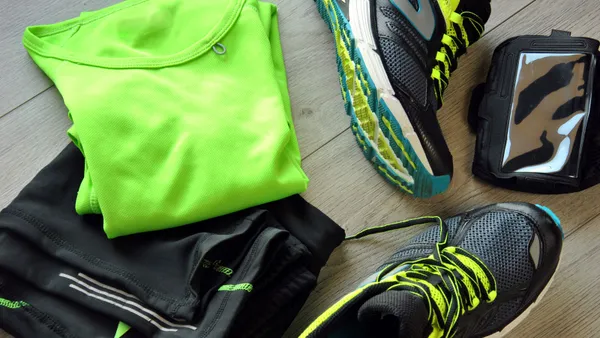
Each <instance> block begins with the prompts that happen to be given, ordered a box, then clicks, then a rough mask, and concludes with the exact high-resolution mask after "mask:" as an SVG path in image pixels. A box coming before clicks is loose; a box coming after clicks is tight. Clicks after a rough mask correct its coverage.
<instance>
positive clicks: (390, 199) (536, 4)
mask: <svg viewBox="0 0 600 338" xmlns="http://www.w3.org/2000/svg"><path fill="white" fill-rule="evenodd" d="M114 2H116V1H115V0H84V1H81V0H45V1H42V0H21V1H6V2H5V3H3V5H2V9H1V10H0V208H3V207H5V206H6V205H7V204H8V203H9V202H10V201H11V200H12V199H13V198H14V197H15V196H16V194H17V193H18V192H19V191H20V189H22V188H23V186H25V184H26V183H27V182H28V181H29V180H30V179H31V178H33V176H34V175H35V174H36V172H37V171H39V170H40V169H41V168H42V167H43V166H44V165H46V164H47V163H48V162H49V161H50V160H51V159H52V158H53V157H54V156H56V155H57V154H58V152H59V151H60V150H61V149H62V148H63V147H64V146H65V145H66V144H67V142H68V139H67V137H66V134H65V132H66V130H67V128H68V127H69V120H68V118H67V110H66V108H65V106H64V105H63V103H62V99H61V97H60V95H59V93H58V92H57V91H56V89H55V88H54V87H53V86H52V83H51V82H50V81H49V80H48V79H47V78H46V77H45V76H44V75H43V74H42V73H41V72H40V71H39V70H38V68H37V67H36V65H35V64H34V63H33V62H32V61H31V59H30V58H29V57H28V55H27V54H26V52H25V50H24V49H23V47H22V45H21V36H22V32H23V30H24V29H25V27H26V26H28V25H33V24H47V23H53V22H57V21H62V20H65V19H68V18H71V17H75V16H77V15H78V14H79V12H82V11H89V10H94V9H99V8H102V7H105V6H108V5H110V4H112V3H114ZM276 2H277V3H279V5H280V10H279V13H280V26H281V35H282V39H283V46H284V52H285V59H286V64H287V68H288V74H289V87H290V92H291V96H292V103H293V112H294V118H295V124H296V129H297V132H298V137H299V139H300V145H301V149H302V154H303V157H304V168H305V170H306V172H307V173H308V175H309V177H310V178H311V184H310V188H309V190H308V191H307V192H306V193H305V194H304V196H305V198H306V199H307V200H308V201H310V202H311V203H312V204H314V205H315V206H317V207H318V208H320V209H321V210H322V211H324V212H325V213H327V214H328V215H329V216H330V217H332V218H333V219H334V220H335V221H337V222H338V223H339V224H340V225H341V226H343V227H344V228H345V229H346V231H347V232H348V233H354V232H356V231H357V230H359V229H361V228H363V227H365V226H369V225H378V224H383V223H386V222H391V221H395V220H401V219H405V218H408V217H413V216H419V215H422V214H439V215H441V216H444V217H445V216H450V215H453V214H455V213H459V212H461V211H464V210H465V209H468V208H471V207H475V206H481V205H484V204H489V203H493V202H501V201H528V202H535V203H542V204H544V205H547V206H548V207H550V208H552V209H553V210H555V211H556V213H557V214H558V215H559V216H560V217H561V218H562V220H563V223H564V227H565V230H566V235H567V237H566V244H565V248H564V256H563V260H562V264H561V268H560V271H559V272H558V276H557V278H556V281H555V283H554V285H553V287H552V289H551V290H550V292H549V293H548V294H547V296H546V297H545V299H544V300H543V301H542V303H541V305H540V306H539V307H538V308H537V309H536V310H535V311H534V312H533V313H532V315H531V316H530V317H529V318H528V319H527V320H526V321H525V322H524V323H523V324H521V325H520V326H519V327H518V328H517V329H516V331H513V332H512V333H511V334H510V335H509V336H510V337H544V338H552V337H569V338H578V337H598V336H600V320H598V318H599V316H600V306H598V303H599V302H600V292H598V289H599V288H600V264H599V262H600V250H599V249H600V217H599V216H600V202H599V201H598V200H596V198H597V196H598V193H599V192H600V190H599V189H600V188H597V189H592V190H589V191H587V192H584V193H580V194H574V195H570V196H536V195H529V194H521V193H513V192H509V191H505V190H501V189H498V188H493V187H491V186H489V185H486V184H483V183H480V182H478V181H476V180H475V179H474V178H473V177H472V175H471V171H470V167H471V161H472V158H473V147H474V141H475V138H474V136H473V135H472V134H471V133H470V132H469V129H468V127H467V123H466V112H467V106H468V102H469V93H470V90H471V89H472V88H473V87H474V86H475V85H476V84H477V83H479V82H481V81H482V80H483V79H484V77H485V74H486V73H487V67H488V63H489V58H490V55H491V52H492V50H493V49H494V47H495V46H497V45H498V44H499V43H501V42H502V41H504V40H505V39H507V38H509V37H512V36H515V35H519V34H549V33H550V30H551V29H552V28H555V29H562V30H569V31H572V32H573V34H574V35H584V36H589V37H593V38H597V39H600V25H599V21H598V19H597V18H598V16H599V15H600V6H599V2H598V1H597V0H567V1H555V0H535V1H532V0H493V1H492V2H493V13H492V17H491V19H490V22H489V23H488V25H487V31H486V34H485V37H484V38H483V39H482V41H480V42H478V43H477V44H476V45H475V46H473V48H471V49H470V50H469V54H468V55H467V56H465V57H463V58H462V59H461V61H460V63H461V66H460V67H459V69H458V71H457V72H456V73H455V74H454V75H453V78H452V81H451V84H450V88H449V90H448V92H447V94H446V100H445V107H444V108H443V109H442V110H441V111H440V112H439V114H438V116H439V120H440V123H441V125H442V129H443V130H444V134H445V136H446V140H447V142H448V144H449V146H450V149H451V150H452V153H453V154H454V162H455V177H454V181H453V184H452V188H451V189H450V191H449V192H448V193H446V194H444V195H442V196H439V197H437V198H435V199H433V200H427V201H422V200H416V199H413V198H411V197H408V196H406V195H404V194H402V193H401V192H399V191H397V190H395V189H393V188H392V187H390V186H389V185H388V184H387V183H386V182H384V180H383V179H382V178H381V177H380V176H379V175H378V174H377V173H376V172H375V170H374V169H372V168H371V165H370V164H369V163H368V162H367V160H365V159H364V157H363V156H362V154H361V152H360V151H359V148H358V147H357V146H356V144H355V140H354V138H353V136H352V133H351V132H350V130H349V128H348V127H349V120H348V117H347V116H346V114H345V113H344V111H343V106H342V100H341V97H340V91H339V87H338V75H337V73H336V71H335V69H336V67H335V54H334V47H333V38H332V36H331V34H330V33H329V31H328V30H327V28H326V26H325V24H324V23H323V22H322V21H321V19H320V17H319V16H318V14H317V11H316V9H315V5H314V3H313V2H312V1H310V0H295V1H290V0H288V1H283V0H280V1H276ZM419 230H420V229H410V230H406V231H401V232H399V233H397V234H394V235H390V236H383V237H380V238H369V239H366V240H363V241H357V242H352V243H347V244H344V245H342V246H341V247H340V248H338V249H337V250H336V251H335V252H334V254H333V255H332V257H331V259H330V261H329V263H328V265H327V266H326V267H325V268H324V269H323V271H322V274H321V278H320V283H319V286H318V287H317V289H316V290H315V292H314V293H313V294H312V296H311V297H310V299H309V300H308V302H307V303H306V305H305V307H304V309H303V310H302V312H301V313H300V314H299V316H298V317H297V319H296V321H295V322H294V323H293V325H292V326H291V328H290V329H289V331H288V333H287V334H286V337H296V336H297V335H298V334H299V333H300V332H301V330H302V329H303V328H304V327H305V326H306V325H307V324H308V323H309V322H310V321H311V320H312V319H314V318H315V317H316V316H317V315H318V314H319V313H321V312H322V311H323V310H325V309H326V308H327V307H328V306H329V305H331V304H332V303H333V302H334V301H335V300H336V299H338V298H339V297H341V296H342V295H344V294H345V293H347V292H349V291H351V290H353V288H355V287H356V285H357V283H359V282H360V281H361V280H362V279H363V278H365V277H366V276H368V275H370V274H371V273H372V272H373V267H374V266H377V264H378V263H379V262H381V261H382V260H383V259H384V258H386V257H387V256H389V255H390V254H391V253H393V252H394V251H395V250H396V249H397V248H398V247H399V246H401V245H402V244H403V243H404V242H405V241H406V240H407V239H408V238H410V237H411V236H412V235H414V234H416V233H417V232H418V231H419ZM0 337H3V334H2V333H1V331H0Z"/></svg>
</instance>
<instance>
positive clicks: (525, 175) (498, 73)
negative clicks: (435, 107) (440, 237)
mask: <svg viewBox="0 0 600 338" xmlns="http://www.w3.org/2000/svg"><path fill="white" fill-rule="evenodd" d="M599 46H600V42H599V41H597V40H594V39H590V38H582V37H572V36H571V35H570V33H568V32H561V31H552V34H551V35H550V36H518V37H515V38H512V39H509V40H507V41H505V42H503V43H502V44H500V46H498V47H497V48H496V50H495V52H494V55H493V58H492V62H491V67H490V70H489V73H488V78H487V82H486V83H485V84H482V85H479V86H477V87H476V88H475V90H474V91H473V95H472V100H471V107H470V109H469V122H470V124H471V126H472V127H473V128H474V129H475V131H476V132H477V147H476V149H475V158H474V161H473V173H474V174H475V176H477V177H479V178H481V179H483V180H485V181H487V182H490V183H492V184H494V185H497V186H500V187H503V188H507V189H511V190H518V191H525V192H531V193H539V194H565V193H573V192H578V191H582V190H585V189H588V188H590V187H592V186H594V185H597V184H598V183H600V174H599V173H600V133H599V131H598V130H600V116H599V115H600V109H599V108H600V107H599V106H598V103H599V101H598V92H597V91H598V88H597V87H598V86H597V85H596V83H595V82H597V80H598V68H597V67H596V69H593V68H594V66H595V64H596V62H597V61H596V60H597V57H598V55H599V54H598V47H599ZM522 53H529V54H531V53H535V54H543V55H558V56H561V55H569V54H573V55H577V54H582V55H584V56H583V57H581V58H580V59H577V60H574V61H569V62H557V63H556V64H555V65H553V66H552V67H550V68H548V69H546V68H545V66H543V65H542V66H540V67H539V69H540V71H539V74H537V73H534V70H535V68H533V66H531V64H532V63H528V65H529V66H528V67H530V68H531V69H528V70H527V71H521V73H524V74H526V76H528V77H531V76H536V78H535V79H534V81H532V82H531V84H529V85H528V86H526V87H525V88H523V89H521V88H519V89H517V88H516V86H515V83H516V82H517V79H518V78H519V77H520V76H522V75H521V74H520V73H519V69H520V68H521V67H524V66H523V65H521V64H520V63H521V61H520V57H521V54H522ZM565 53H566V54H565ZM581 64H583V65H584V69H585V71H584V75H583V78H584V80H585V81H584V82H585V84H584V85H582V86H579V87H578V88H580V90H581V94H580V93H577V94H571V93H570V94H569V95H568V96H565V97H564V98H562V97H561V98H560V100H558V99H557V100H556V101H557V102H552V105H550V106H549V105H547V104H546V105H544V107H546V106H548V107H547V108H546V110H547V111H542V110H540V108H539V107H540V105H541V102H546V103H547V102H548V101H551V100H548V97H549V96H551V95H554V94H556V93H557V92H559V90H558V89H563V88H567V87H568V86H570V85H571V86H572V84H573V83H574V82H575V81H574V80H573V75H574V67H575V66H576V65H581ZM532 74H533V75H532ZM578 81H579V80H578ZM519 90H520V92H519ZM592 90H593V91H592ZM515 95H518V99H514V97H515ZM589 100H591V105H590V106H589V110H588V106H587V103H588V101H589ZM513 101H514V102H513ZM513 106H515V107H516V109H515V118H514V121H512V120H511V111H512V107H513ZM534 110H535V112H536V114H535V116H533V115H534V114H533V112H534ZM540 112H542V113H543V114H545V115H541V114H542V113H540ZM580 112H586V116H587V117H584V120H583V122H582V123H581V126H579V127H577V128H578V130H577V133H576V135H575V136H569V137H570V140H566V139H565V140H566V141H569V142H568V143H565V144H567V147H569V149H568V150H569V152H568V158H567V159H566V160H564V163H563V164H562V166H561V167H560V168H559V169H557V170H555V171H553V172H550V173H545V172H541V171H535V170H531V171H530V170H523V169H524V168H530V167H532V166H539V165H541V164H546V163H549V162H550V161H551V160H553V159H554V158H556V157H557V156H556V155H555V154H556V153H557V152H558V149H560V146H562V144H560V146H559V144H558V142H557V137H556V135H557V133H558V134H560V133H562V132H560V131H557V130H556V128H546V129H542V130H539V129H538V130H530V128H527V129H526V130H524V131H522V132H520V134H518V135H519V136H520V137H519V138H516V139H519V140H522V139H523V140H525V142H521V143H517V142H514V140H512V141H511V143H508V138H509V137H510V136H509V135H510V134H511V130H516V129H515V127H512V129H511V128H510V126H513V125H516V126H518V125H520V124H523V123H524V121H526V119H528V118H529V119H532V120H536V119H538V120H539V119H540V116H544V117H545V118H546V119H547V120H552V121H558V120H567V119H568V118H569V116H570V115H574V114H578V113H580ZM586 119H587V120H586ZM543 123H544V121H541V122H540V123H539V124H538V125H542V126H544V124H543ZM561 135H562V134H561ZM511 136H514V135H511ZM533 137H537V138H538V139H537V140H536V142H531V140H532V139H533ZM513 138H515V137H513ZM507 144H510V146H511V147H516V148H518V147H522V148H527V149H528V151H526V152H523V153H521V154H518V155H517V156H515V157H513V158H510V159H509V160H508V161H505V160H504V158H503V155H507V154H505V153H506V152H507V151H506V148H507ZM533 144H535V145H536V146H537V147H534V146H533Z"/></svg>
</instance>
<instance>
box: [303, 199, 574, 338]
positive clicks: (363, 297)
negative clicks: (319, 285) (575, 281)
mask: <svg viewBox="0 0 600 338" xmlns="http://www.w3.org/2000/svg"><path fill="white" fill-rule="evenodd" d="M424 223H432V224H434V226H432V227H430V228H429V229H427V230H425V231H424V232H423V233H421V234H420V235H418V236H417V237H415V238H414V239H413V240H412V241H411V242H410V243H409V244H408V245H407V246H405V247H404V248H402V249H401V250H400V251H398V252H397V253H396V254H394V255H393V256H392V257H391V258H390V259H389V260H388V261H387V262H386V263H385V264H383V265H382V266H381V267H380V268H379V269H378V271H377V272H376V273H375V274H373V275H372V276H371V277H370V278H368V279H367V281H365V282H364V283H363V284H362V285H361V286H360V287H359V288H358V289H357V290H356V291H354V292H352V293H350V294H348V295H347V296H345V297H344V298H342V299H341V300H340V301H338V302H337V303H336V304H335V305H334V306H332V307H331V308H330V309H329V310H327V311H326V312H325V313H323V314H322V315H321V316H320V317H319V318H318V319H317V320H316V321H314V322H313V323H312V324H311V325H310V326H309V327H308V328H307V329H306V331H305V332H304V333H303V334H302V335H301V337H302V338H305V337H310V338H313V337H328V338H338V337H339V338H341V337H344V338H366V337H402V338H406V337H410V338H420V337H429V338H440V337H444V338H446V337H462V338H472V337H502V336H503V335H504V334H506V333H507V332H509V331H510V330H511V329H512V328H514V327H515V326H516V325H517V324H518V323H520V322H521V321H522V320H523V319H524V318H525V317H526V316H527V315H528V314H529V312H530V311H531V309H532V308H533V307H534V306H535V305H536V304H538V302H539V301H540V299H541V298H542V297H543V295H544V293H545V292H546V291H547V290H548V288H549V286H550V284H551V281H552V278H553V276H554V274H555V272H556V270H557V267H558V263H559V259H560V253H561V250H562V243H563V232H562V228H561V226H560V221H559V219H558V218H557V217H556V216H555V215H554V214H553V213H552V211H550V209H548V208H546V207H542V206H535V205H531V204H526V203H503V204H495V205H491V206H488V207H485V208H481V209H477V210H474V211H470V212H467V213H464V214H461V215H458V216H455V217H452V218H450V219H447V220H446V221H442V220H441V219H440V218H439V217H423V218H417V219H412V220H408V221H404V222H400V223H394V224H389V225H385V226H381V227H375V228H371V229H367V230H365V231H363V232H361V233H359V234H358V235H356V236H353V237H350V238H349V239H355V238H360V237H365V236H367V235H371V234H375V233H381V232H385V231H389V230H394V229H400V228H406V227H410V226H413V225H417V224H424Z"/></svg>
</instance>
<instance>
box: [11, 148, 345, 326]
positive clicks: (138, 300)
mask: <svg viewBox="0 0 600 338" xmlns="http://www.w3.org/2000/svg"><path fill="white" fill-rule="evenodd" d="M83 165H84V163H83V157H82V155H81V153H80V152H79V151H78V150H77V148H76V147H75V146H73V145H69V146H68V147H67V148H66V149H65V150H64V151H63V152H62V153H61V154H60V155H59V156H58V157H57V158H56V159H55V160H54V161H53V162H52V163H51V164H50V165H48V166H47V167H46V168H45V169H43V170H42V171H41V172H40V173H39V174H38V175H37V176H36V177H35V178H34V180H33V181H32V182H31V183H30V184H28V185H27V187H25V189H23V191H22V192H21V193H20V194H19V196H18V197H17V198H16V199H15V200H14V201H13V202H12V203H11V204H10V205H9V206H8V207H7V208H6V209H5V210H3V211H2V212H1V213H0V281H4V282H3V283H2V284H1V287H0V297H2V298H5V299H9V300H13V301H25V302H26V303H28V304H29V306H27V307H24V308H20V309H7V308H2V307H1V306H0V311H2V312H1V313H2V317H0V327H2V328H5V329H7V330H8V331H9V332H13V333H15V334H16V335H17V336H24V337H41V336H44V337H103V336H105V335H106V334H107V333H106V332H109V333H111V332H112V335H109V336H110V337H111V338H112V337H114V333H115V332H116V325H117V323H118V321H122V322H125V323H127V324H129V325H131V326H132V327H133V328H134V329H135V330H133V331H132V332H136V331H137V332H139V333H141V334H143V336H148V337H163V336H165V337H280V336H281V334H283V332H284V330H285V329H286V328H287V325H289V323H290V322H291V321H292V319H293V318H294V317H295V315H296V314H297V311H298V310H299V308H300V306H302V304H303V303H304V301H305V300H306V298H307V297H308V294H309V293H310V291H311V290H312V289H313V288H314V286H315V284H316V279H317V276H318V273H319V270H320V268H321V267H322V266H323V265H324V264H325V262H326V261H327V259H328V257H329V255H330V253H331V252H332V251H333V249H334V248H335V247H336V246H337V245H339V244H340V243H341V241H342V240H343V238H344V232H343V230H342V229H341V228H340V227H338V226H337V225H336V224H335V223H334V222H333V221H331V220H330V219H329V218H328V217H327V216H325V215H324V214H322V213H321V212H320V211H318V210H317V209H315V208H314V207H312V206H311V205H309V204H308V203H306V202H305V201H304V200H303V199H302V198H301V197H300V196H294V197H291V198H288V199H284V200H282V201H278V202H274V203H270V204H266V205H263V206H259V207H255V208H251V209H248V210H244V211H241V212H238V213H234V214H231V215H227V216H223V217H219V218H216V219H212V220H208V221H204V222H200V223H196V224H191V225H187V226H184V227H179V228H174V229H169V230H165V231H158V232H151V233H144V234H139V235H133V236H126V237H122V238H117V239H114V240H108V239H107V238H106V236H105V234H104V232H103V231H102V219H101V216H99V215H88V216H83V217H82V216H79V215H77V214H76V213H75V210H74V205H75V198H76V195H77V189H78V187H79V183H80V182H81V179H82V177H83V168H84V167H83ZM16 281H25V283H18V282H16ZM22 285H27V286H22ZM25 288H27V290H29V291H31V290H33V291H31V292H29V291H28V292H25V291H24V290H26V289H25ZM25 294H27V295H28V296H27V297H25V296H24V295H25ZM292 303H293V304H294V305H293V306H291V305H290V304H292ZM298 304H299V305H298ZM31 309H35V311H36V313H37V315H35V316H34V315H32V314H30V312H27V311H29V310H31ZM53 309H54V311H53ZM15 310H16V311H15ZM42 315H43V318H44V320H43V321H42V320H39V318H40V317H41V316H42ZM36 318H37V319H36ZM161 318H162V320H161ZM269 318H274V319H276V320H277V322H276V323H273V322H272V321H269V320H264V319H269ZM238 321H239V322H242V321H244V322H247V323H248V326H247V329H246V330H244V331H241V330H240V329H239V328H240V327H241V326H235V325H234V324H235V323H236V322H238ZM49 322H50V323H52V324H48V323H49ZM23 323H28V324H27V328H25V327H24V325H25V324H23ZM78 323H85V325H83V324H78ZM49 325H50V326H51V327H52V328H53V329H52V330H49V329H48V327H49ZM181 325H188V326H190V327H195V328H189V327H181ZM165 329H166V330H165ZM23 330H25V331H23ZM173 330H176V331H173ZM23 332H24V333H23ZM32 332H33V333H35V334H33V335H31V333H32ZM63 333H64V334H63Z"/></svg>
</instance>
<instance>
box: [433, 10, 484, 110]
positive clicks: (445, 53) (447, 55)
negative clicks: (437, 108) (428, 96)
mask: <svg viewBox="0 0 600 338" xmlns="http://www.w3.org/2000/svg"><path fill="white" fill-rule="evenodd" d="M449 19H450V23H451V24H450V25H449V26H448V29H447V30H446V34H444V36H443V37H442V48H441V49H440V50H439V51H438V52H437V54H436V57H435V59H436V60H437V61H438V64H437V65H436V66H435V67H434V68H433V71H432V73H431V78H432V79H433V80H434V82H435V83H436V85H437V88H436V96H437V97H438V100H439V101H440V103H443V93H444V91H445V90H446V88H447V87H448V81H449V79H450V73H451V72H452V70H453V68H455V67H456V65H457V59H458V57H459V56H460V55H459V54H458V53H459V51H464V50H466V48H467V47H469V46H470V45H471V42H470V41H469V36H468V34H467V31H466V29H465V26H464V23H465V20H468V21H469V23H471V24H472V26H473V27H474V28H475V29H476V30H477V32H478V33H479V36H481V35H482V34H483V25H482V24H481V23H480V19H479V16H478V15H477V14H475V13H473V12H462V13H460V14H459V13H456V12H453V13H452V14H451V15H450V18H449ZM456 26H458V28H459V30H457V29H456V28H455V27H456ZM442 65H443V67H442ZM442 68H443V70H442Z"/></svg>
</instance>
